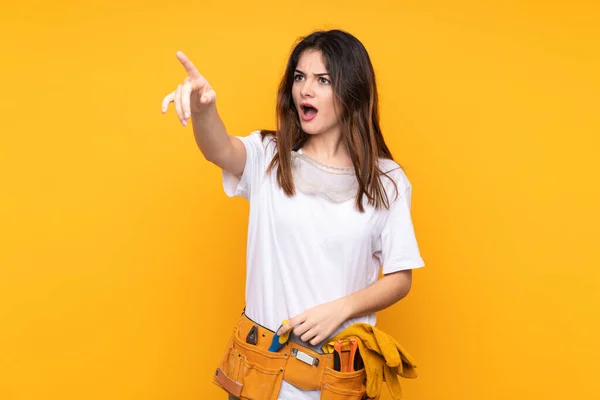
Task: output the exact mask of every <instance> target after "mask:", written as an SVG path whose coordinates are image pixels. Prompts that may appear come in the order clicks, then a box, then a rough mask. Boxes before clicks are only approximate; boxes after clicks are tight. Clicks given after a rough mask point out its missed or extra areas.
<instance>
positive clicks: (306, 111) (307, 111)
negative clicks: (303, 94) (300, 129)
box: [300, 104, 319, 121]
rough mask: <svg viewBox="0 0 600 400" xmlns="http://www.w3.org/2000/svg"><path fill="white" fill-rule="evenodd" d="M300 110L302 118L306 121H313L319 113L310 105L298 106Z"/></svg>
mask: <svg viewBox="0 0 600 400" xmlns="http://www.w3.org/2000/svg"><path fill="white" fill-rule="evenodd" d="M300 109H301V110H302V118H303V119H304V120H306V121H309V120H311V119H313V118H314V117H315V116H316V115H317V113H318V112H319V110H317V108H316V107H313V106H312V105H310V104H302V105H300Z"/></svg>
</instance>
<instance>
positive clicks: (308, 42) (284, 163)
mask: <svg viewBox="0 0 600 400" xmlns="http://www.w3.org/2000/svg"><path fill="white" fill-rule="evenodd" d="M306 50H318V51H319V52H320V53H321V55H322V57H323V62H324V64H325V67H326V68H327V72H329V74H330V76H331V85H332V88H333V93H334V96H335V97H336V98H337V100H338V104H339V109H337V110H336V111H337V115H338V118H339V121H340V125H341V132H342V136H341V140H342V143H343V145H345V146H346V148H347V150H348V152H349V154H350V158H351V160H352V165H353V168H354V172H355V174H356V179H357V181H358V190H357V194H356V198H355V205H356V208H357V209H358V210H359V211H360V212H364V207H363V197H366V198H367V200H368V204H369V205H371V206H373V207H374V208H376V209H380V208H381V207H385V208H389V205H390V201H389V199H388V196H387V194H386V191H385V188H384V185H383V183H382V177H384V176H385V177H387V178H389V179H390V180H391V181H392V182H393V184H394V187H395V188H396V193H397V187H396V184H395V182H394V181H393V179H391V178H390V177H389V176H388V175H387V174H386V172H385V171H382V170H381V169H380V166H379V163H378V158H387V159H390V160H393V157H392V153H391V152H390V150H389V148H388V146H387V145H386V143H385V141H384V139H383V135H382V133H381V128H380V126H379V108H378V96H377V85H376V83H375V72H374V70H373V65H372V64H371V59H370V58H369V54H368V53H367V50H366V49H365V47H364V46H363V44H362V43H361V42H360V41H359V40H358V39H357V38H356V37H354V36H353V35H351V34H349V33H347V32H344V31H341V30H337V29H336V30H329V31H315V32H313V33H311V34H310V35H308V36H306V37H302V38H300V39H299V40H298V41H297V43H296V45H295V46H294V48H293V50H292V53H291V55H290V57H289V59H288V62H287V66H286V69H285V73H284V75H283V78H282V79H281V83H280V84H279V90H278V94H277V108H276V111H277V124H276V131H269V130H263V131H262V135H263V139H264V138H265V137H266V136H272V137H273V138H274V140H275V141H276V144H277V152H276V154H275V155H274V157H273V160H272V161H271V163H270V165H269V167H268V169H267V172H269V173H270V172H271V171H272V170H273V169H274V168H276V169H277V182H278V185H279V186H280V187H281V188H282V189H283V191H284V192H285V193H286V194H287V195H288V196H293V195H295V187H294V180H293V177H292V167H291V152H292V150H294V151H297V150H298V149H300V148H301V147H302V146H303V145H304V143H306V141H307V139H308V137H309V135H308V134H306V133H305V132H303V131H302V128H301V126H300V117H299V115H298V110H297V108H296V107H295V105H294V100H293V98H292V86H293V84H294V71H295V70H296V66H297V65H298V61H299V59H300V56H301V55H302V54H303V53H304V52H305V51H306Z"/></svg>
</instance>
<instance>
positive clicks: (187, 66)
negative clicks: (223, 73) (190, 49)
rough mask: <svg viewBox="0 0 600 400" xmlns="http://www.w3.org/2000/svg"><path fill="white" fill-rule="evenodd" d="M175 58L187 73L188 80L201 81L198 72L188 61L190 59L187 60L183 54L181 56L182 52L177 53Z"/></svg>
mask: <svg viewBox="0 0 600 400" xmlns="http://www.w3.org/2000/svg"><path fill="white" fill-rule="evenodd" d="M177 58H178V59H179V62H181V64H182V65H183V67H184V68H185V70H186V71H187V73H188V76H189V77H190V78H192V79H202V75H200V72H198V69H197V68H196V67H195V66H194V63H192V62H191V61H190V59H189V58H187V56H186V55H185V54H183V52H182V51H178V52H177Z"/></svg>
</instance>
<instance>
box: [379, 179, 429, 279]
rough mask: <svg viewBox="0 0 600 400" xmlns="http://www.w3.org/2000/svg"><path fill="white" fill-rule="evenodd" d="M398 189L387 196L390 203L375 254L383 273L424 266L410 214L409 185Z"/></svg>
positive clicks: (410, 190) (410, 192)
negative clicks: (378, 246)
mask: <svg viewBox="0 0 600 400" xmlns="http://www.w3.org/2000/svg"><path fill="white" fill-rule="evenodd" d="M398 189H399V194H398V197H397V198H396V195H395V193H394V194H393V195H392V196H391V197H390V203H391V205H390V209H389V211H388V213H387V218H386V219H385V221H384V225H383V229H382V231H381V236H380V248H379V250H378V251H377V252H376V253H375V255H376V256H377V257H378V258H379V260H380V261H381V267H382V272H383V273H384V274H389V273H392V272H397V271H402V270H406V269H414V268H420V267H423V266H425V264H424V262H423V259H422V258H421V255H420V252H419V246H418V244H417V239H416V237H415V231H414V227H413V223H412V218H411V215H410V205H411V194H412V186H411V185H410V184H407V185H406V186H405V187H404V189H403V188H402V186H401V185H398ZM402 190H404V192H402Z"/></svg>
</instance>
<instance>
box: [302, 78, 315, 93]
mask: <svg viewBox="0 0 600 400" xmlns="http://www.w3.org/2000/svg"><path fill="white" fill-rule="evenodd" d="M314 94H315V93H314V88H313V83H312V80H310V79H305V80H304V82H302V86H301V87H300V95H301V96H302V97H314Z"/></svg>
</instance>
